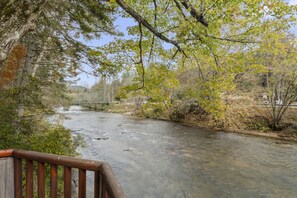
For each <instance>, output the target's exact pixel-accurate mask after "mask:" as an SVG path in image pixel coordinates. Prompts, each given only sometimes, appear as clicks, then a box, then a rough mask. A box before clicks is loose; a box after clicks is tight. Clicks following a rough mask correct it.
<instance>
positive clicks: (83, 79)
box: [77, 17, 136, 87]
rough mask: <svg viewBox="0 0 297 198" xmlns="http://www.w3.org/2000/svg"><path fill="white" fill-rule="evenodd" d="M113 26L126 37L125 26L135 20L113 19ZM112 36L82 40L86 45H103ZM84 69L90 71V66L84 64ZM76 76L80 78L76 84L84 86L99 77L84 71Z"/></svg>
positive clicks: (91, 83) (111, 38) (132, 23)
mask: <svg viewBox="0 0 297 198" xmlns="http://www.w3.org/2000/svg"><path fill="white" fill-rule="evenodd" d="M114 24H115V27H116V29H117V30H119V31H120V32H123V33H124V34H125V36H124V37H125V38H127V37H128V32H127V30H126V28H127V27H129V26H133V25H135V24H136V22H135V21H134V19H132V18H122V17H121V18H118V19H117V20H116V21H115V23H114ZM113 39H114V37H112V36H109V35H102V37H101V39H100V40H91V41H85V40H84V41H83V42H85V43H86V44H87V45H89V46H103V45H105V44H108V43H109V42H111V41H113ZM84 70H86V71H87V72H90V73H91V71H92V70H91V68H89V67H87V66H85V67H84ZM78 78H79V79H80V80H79V81H78V82H77V84H78V85H81V86H85V87H91V86H92V85H94V84H95V83H96V82H98V80H99V78H98V77H95V76H92V75H88V74H86V73H81V74H79V75H78Z"/></svg>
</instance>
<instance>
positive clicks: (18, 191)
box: [14, 158, 23, 198]
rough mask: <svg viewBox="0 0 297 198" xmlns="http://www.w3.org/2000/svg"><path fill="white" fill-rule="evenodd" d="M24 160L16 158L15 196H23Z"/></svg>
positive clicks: (17, 197)
mask: <svg viewBox="0 0 297 198" xmlns="http://www.w3.org/2000/svg"><path fill="white" fill-rule="evenodd" d="M22 180H23V178H22V160H21V159H18V158H14V187H15V197H16V198H22V197H23V186H22Z"/></svg>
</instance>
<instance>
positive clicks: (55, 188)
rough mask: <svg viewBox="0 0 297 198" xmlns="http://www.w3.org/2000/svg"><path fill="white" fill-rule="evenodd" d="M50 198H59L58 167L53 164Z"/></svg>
mask: <svg viewBox="0 0 297 198" xmlns="http://www.w3.org/2000/svg"><path fill="white" fill-rule="evenodd" d="M50 174H51V175H50V198H57V196H58V167H57V165H55V164H51V168H50Z"/></svg>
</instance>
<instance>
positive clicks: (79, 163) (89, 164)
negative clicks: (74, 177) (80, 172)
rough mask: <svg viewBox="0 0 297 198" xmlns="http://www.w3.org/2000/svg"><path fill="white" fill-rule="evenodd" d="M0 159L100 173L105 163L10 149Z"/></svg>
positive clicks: (1, 154) (2, 152)
mask: <svg viewBox="0 0 297 198" xmlns="http://www.w3.org/2000/svg"><path fill="white" fill-rule="evenodd" d="M0 157H15V158H20V159H26V160H31V161H37V162H42V163H48V164H56V165H60V166H66V167H71V168H79V169H84V170H91V171H99V170H100V168H101V165H102V164H103V162H100V161H94V160H86V159H80V158H76V157H67V156H62V155H54V154H48V153H40V152H35V151H25V150H18V149H8V150H2V151H0Z"/></svg>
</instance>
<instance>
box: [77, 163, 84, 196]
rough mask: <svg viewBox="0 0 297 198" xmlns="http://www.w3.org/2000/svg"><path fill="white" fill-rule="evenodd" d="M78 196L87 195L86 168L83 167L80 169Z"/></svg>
mask: <svg viewBox="0 0 297 198" xmlns="http://www.w3.org/2000/svg"><path fill="white" fill-rule="evenodd" d="M78 197H79V198H85V197H86V170H83V169H79V171H78Z"/></svg>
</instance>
